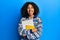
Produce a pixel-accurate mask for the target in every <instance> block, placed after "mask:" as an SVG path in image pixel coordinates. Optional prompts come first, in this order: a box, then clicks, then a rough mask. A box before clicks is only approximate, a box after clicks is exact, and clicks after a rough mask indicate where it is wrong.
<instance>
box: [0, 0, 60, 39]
mask: <svg viewBox="0 0 60 40" xmlns="http://www.w3.org/2000/svg"><path fill="white" fill-rule="evenodd" d="M27 1H32V2H35V3H36V4H37V5H38V7H39V9H40V14H39V15H38V16H39V17H41V19H42V22H43V23H42V24H43V32H42V36H41V37H40V39H41V40H60V39H59V38H60V35H59V33H60V31H59V30H60V29H59V28H60V27H59V20H60V19H59V13H60V12H59V11H60V10H59V9H60V8H59V7H60V5H59V0H0V40H19V39H20V37H19V34H18V31H17V28H18V22H19V20H20V18H21V13H20V9H21V7H22V6H23V4H24V3H25V2H27Z"/></svg>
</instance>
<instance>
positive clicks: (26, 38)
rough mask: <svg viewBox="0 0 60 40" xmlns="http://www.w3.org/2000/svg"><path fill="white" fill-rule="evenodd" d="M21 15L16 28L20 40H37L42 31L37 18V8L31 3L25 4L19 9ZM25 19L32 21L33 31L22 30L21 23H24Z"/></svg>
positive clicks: (39, 20) (40, 23)
mask: <svg viewBox="0 0 60 40" xmlns="http://www.w3.org/2000/svg"><path fill="white" fill-rule="evenodd" d="M21 13H22V18H21V21H20V23H19V27H18V32H19V34H20V36H22V38H21V40H39V37H40V35H41V31H42V21H41V19H40V18H39V17H38V16H37V15H38V13H39V8H38V6H37V5H36V4H35V3H33V2H26V3H25V4H24V5H23V7H22V9H21ZM27 19H28V20H30V19H32V20H33V22H34V27H35V28H34V29H33V30H31V29H30V30H26V29H23V27H22V21H25V20H27Z"/></svg>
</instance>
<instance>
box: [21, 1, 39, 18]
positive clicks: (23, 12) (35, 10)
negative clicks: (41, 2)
mask: <svg viewBox="0 0 60 40" xmlns="http://www.w3.org/2000/svg"><path fill="white" fill-rule="evenodd" d="M29 4H31V5H32V6H33V8H34V17H37V15H38V13H39V8H38V6H37V5H36V4H35V3H34V2H26V3H25V4H24V5H23V7H22V8H21V13H22V17H26V18H28V17H29V14H28V13H27V7H28V5H29Z"/></svg>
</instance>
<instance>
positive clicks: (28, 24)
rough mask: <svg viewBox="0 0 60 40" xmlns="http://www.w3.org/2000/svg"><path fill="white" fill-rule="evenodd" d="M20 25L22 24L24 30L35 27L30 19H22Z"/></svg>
mask: <svg viewBox="0 0 60 40" xmlns="http://www.w3.org/2000/svg"><path fill="white" fill-rule="evenodd" d="M22 26H23V29H26V30H29V29H34V28H35V27H34V23H33V20H32V19H30V20H25V21H22Z"/></svg>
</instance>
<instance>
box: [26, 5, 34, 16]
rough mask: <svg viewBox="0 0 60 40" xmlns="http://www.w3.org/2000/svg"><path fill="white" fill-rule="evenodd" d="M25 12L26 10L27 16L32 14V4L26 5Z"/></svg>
mask: <svg viewBox="0 0 60 40" xmlns="http://www.w3.org/2000/svg"><path fill="white" fill-rule="evenodd" d="M27 12H28V14H29V16H32V15H33V13H34V8H33V6H32V5H31V4H29V5H28V7H27Z"/></svg>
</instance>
